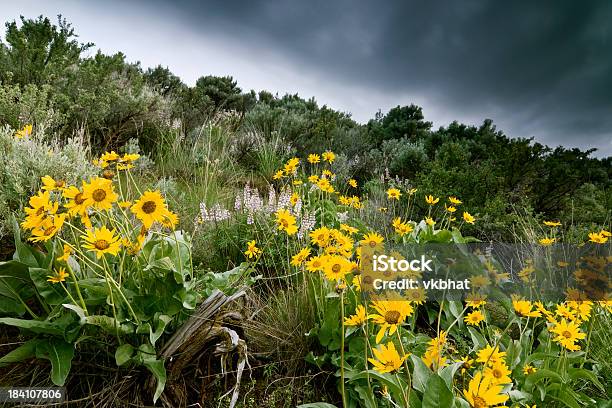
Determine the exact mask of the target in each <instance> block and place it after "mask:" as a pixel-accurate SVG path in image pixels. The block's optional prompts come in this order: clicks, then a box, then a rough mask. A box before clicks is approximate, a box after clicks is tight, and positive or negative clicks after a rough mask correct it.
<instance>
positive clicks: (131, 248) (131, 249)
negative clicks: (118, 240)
mask: <svg viewBox="0 0 612 408" xmlns="http://www.w3.org/2000/svg"><path fill="white" fill-rule="evenodd" d="M145 239H146V237H145V236H144V235H143V234H138V236H137V237H136V242H132V241H130V240H129V239H127V238H126V239H124V240H122V244H123V246H124V247H126V248H127V251H128V254H130V255H136V254H137V253H138V252H139V251H140V250H141V249H142V247H143V245H144V243H145Z"/></svg>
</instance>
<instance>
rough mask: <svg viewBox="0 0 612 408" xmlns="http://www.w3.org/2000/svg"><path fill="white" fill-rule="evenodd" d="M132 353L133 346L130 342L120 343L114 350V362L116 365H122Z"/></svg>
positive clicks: (128, 359)
mask: <svg viewBox="0 0 612 408" xmlns="http://www.w3.org/2000/svg"><path fill="white" fill-rule="evenodd" d="M133 355H134V347H132V345H131V344H122V345H121V346H119V347H117V350H115V362H116V363H117V365H118V366H122V365H124V364H125V363H127V362H128V361H130V359H131V358H132V356H133Z"/></svg>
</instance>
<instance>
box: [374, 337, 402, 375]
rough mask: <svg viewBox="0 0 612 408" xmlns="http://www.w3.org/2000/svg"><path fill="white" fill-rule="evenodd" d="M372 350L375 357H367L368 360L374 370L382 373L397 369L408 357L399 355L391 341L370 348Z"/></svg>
mask: <svg viewBox="0 0 612 408" xmlns="http://www.w3.org/2000/svg"><path fill="white" fill-rule="evenodd" d="M372 352H373V353H374V357H376V358H375V359H374V358H368V361H369V362H370V363H372V365H373V366H374V369H375V370H376V371H378V372H379V373H383V374H384V373H392V372H395V371H398V370H399V369H400V368H401V367H402V364H403V363H404V360H405V359H406V358H407V357H408V356H403V357H400V355H399V353H398V352H397V350H396V349H395V345H394V344H393V342H388V343H387V345H386V346H385V345H384V344H381V345H379V346H378V347H377V348H375V349H372Z"/></svg>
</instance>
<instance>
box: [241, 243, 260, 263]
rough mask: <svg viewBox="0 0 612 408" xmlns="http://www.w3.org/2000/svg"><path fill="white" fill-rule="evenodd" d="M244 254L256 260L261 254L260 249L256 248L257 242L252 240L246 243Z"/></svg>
mask: <svg viewBox="0 0 612 408" xmlns="http://www.w3.org/2000/svg"><path fill="white" fill-rule="evenodd" d="M244 254H245V255H246V256H247V257H248V258H249V259H251V258H256V257H257V255H259V254H261V249H259V248H257V241H255V240H252V241H249V242H247V250H246V251H244Z"/></svg>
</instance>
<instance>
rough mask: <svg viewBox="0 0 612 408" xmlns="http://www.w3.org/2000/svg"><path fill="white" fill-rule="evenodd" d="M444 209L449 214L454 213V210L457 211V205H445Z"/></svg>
mask: <svg viewBox="0 0 612 408" xmlns="http://www.w3.org/2000/svg"><path fill="white" fill-rule="evenodd" d="M444 209H445V210H446V211H448V212H449V213H451V214H452V213H454V212H455V211H457V207H454V206H452V205H449V206H448V207H447V206H444Z"/></svg>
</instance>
